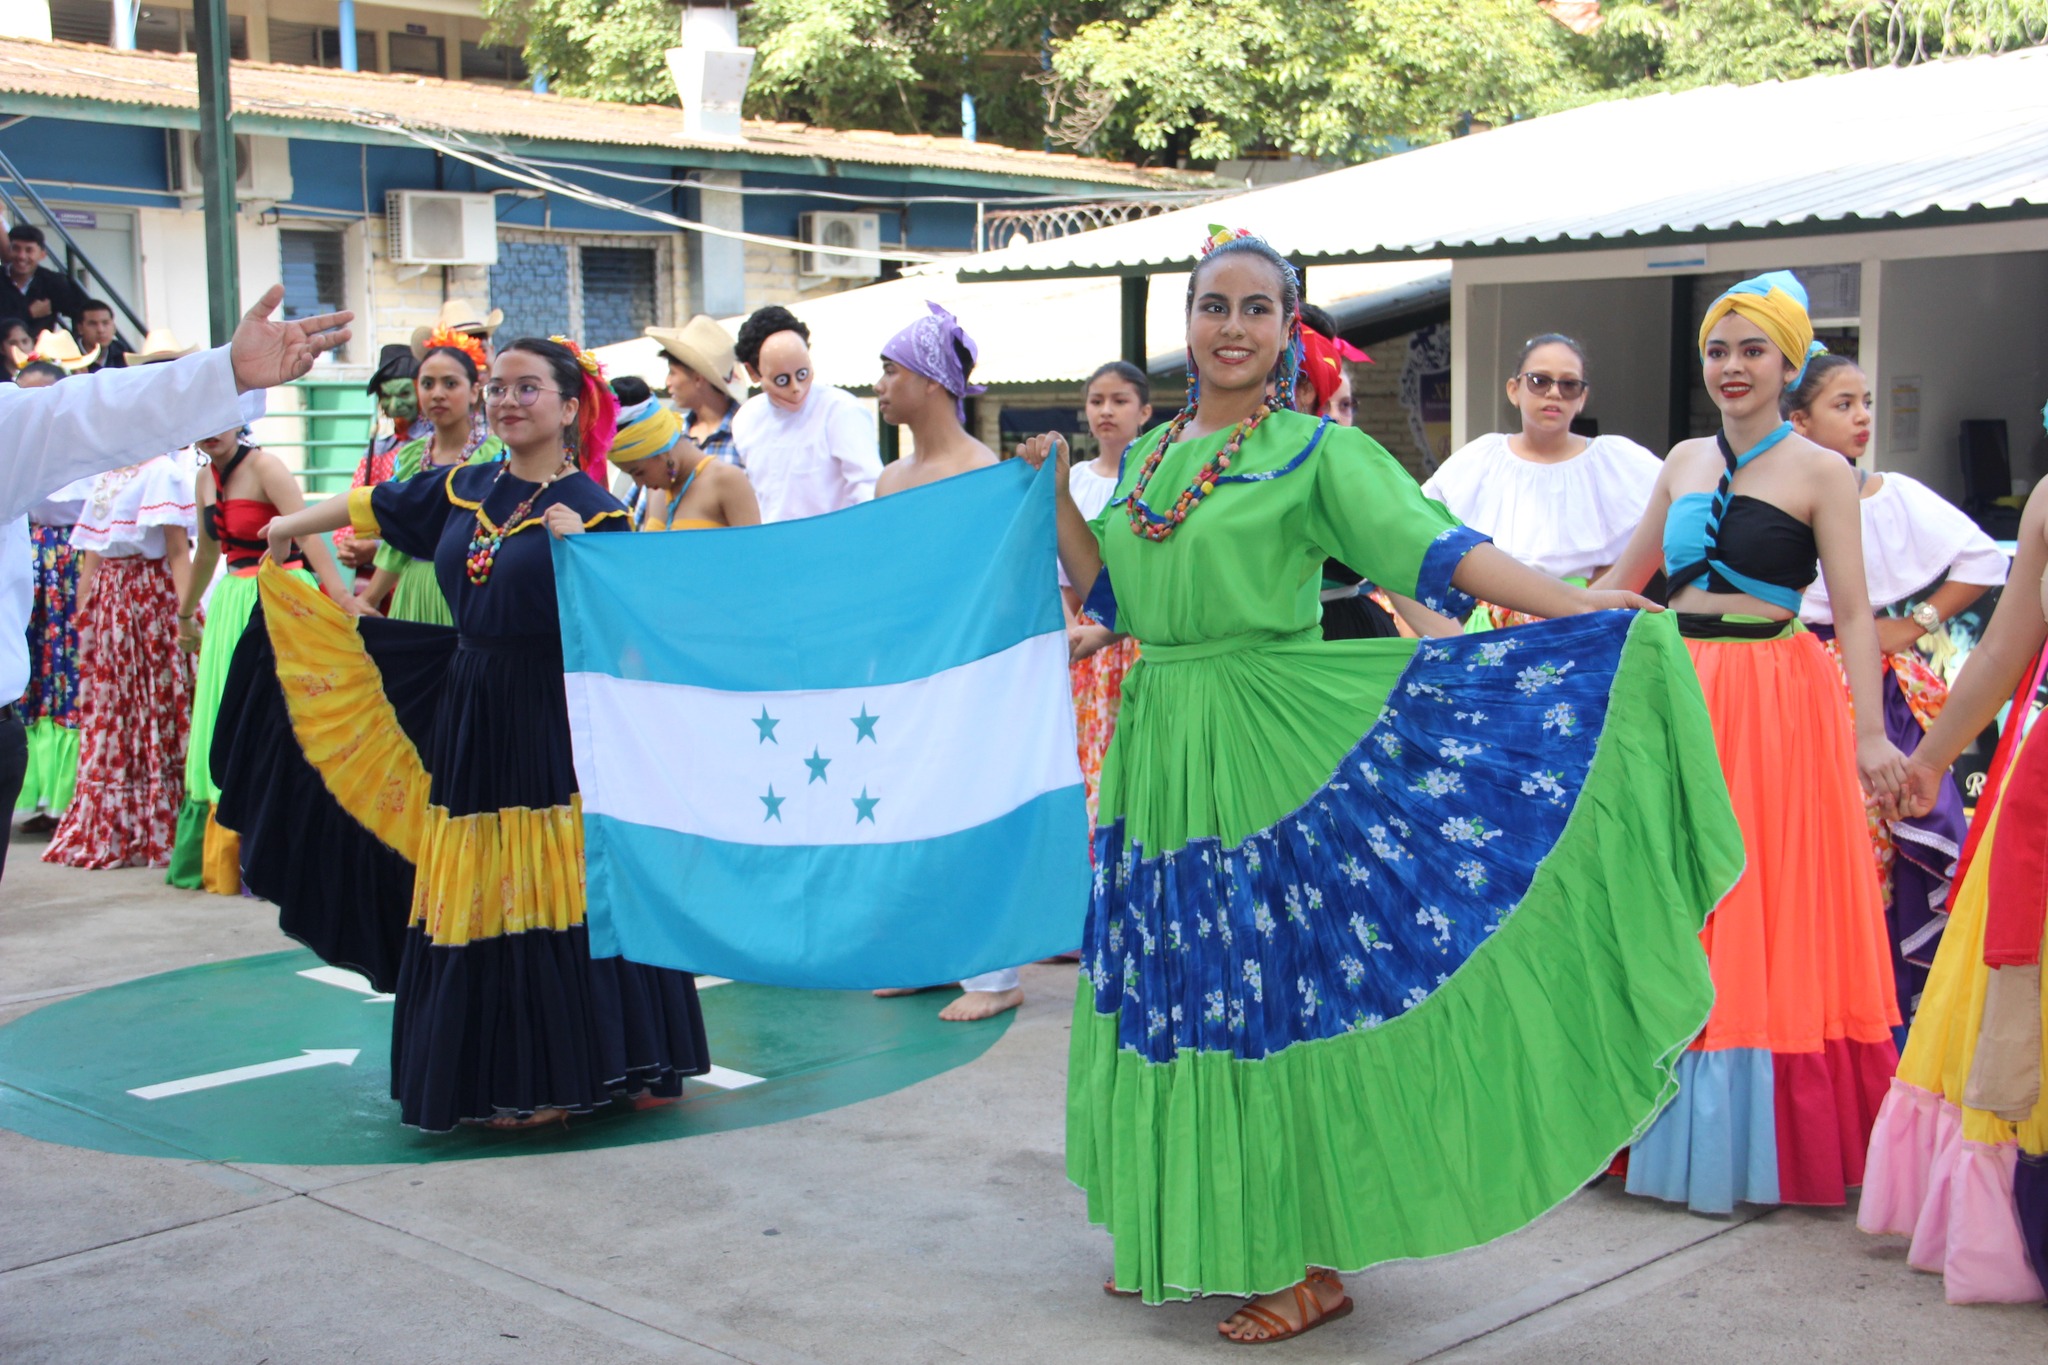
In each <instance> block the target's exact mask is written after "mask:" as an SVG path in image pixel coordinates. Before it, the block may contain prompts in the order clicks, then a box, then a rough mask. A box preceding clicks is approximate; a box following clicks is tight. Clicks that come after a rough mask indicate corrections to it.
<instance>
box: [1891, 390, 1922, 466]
mask: <svg viewBox="0 0 2048 1365" xmlns="http://www.w3.org/2000/svg"><path fill="white" fill-rule="evenodd" d="M1889 396H1890V399H1891V411H1892V429H1891V435H1890V437H1889V438H1888V439H1887V440H1886V441H1885V450H1886V451H1887V452H1888V453H1891V454H1894V455H1905V454H1911V453H1912V452H1913V451H1916V450H1918V449H1919V448H1920V376H1919V375H1917V374H1908V375H1900V376H1899V377H1898V378H1897V379H1894V380H1893V381H1892V384H1891V393H1890V395H1889Z"/></svg>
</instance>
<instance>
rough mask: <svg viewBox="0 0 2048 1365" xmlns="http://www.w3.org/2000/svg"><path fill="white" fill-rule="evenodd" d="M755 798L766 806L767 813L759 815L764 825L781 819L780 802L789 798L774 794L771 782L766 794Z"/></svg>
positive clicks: (856, 822)
mask: <svg viewBox="0 0 2048 1365" xmlns="http://www.w3.org/2000/svg"><path fill="white" fill-rule="evenodd" d="M755 799H756V800H758V801H760V803H761V804H762V805H764V806H766V807H767V808H768V813H767V814H766V815H764V816H762V817H761V823H762V824H764V825H765V824H767V823H768V822H769V821H770V820H775V821H780V820H781V819H782V803H783V802H785V801H787V800H789V798H788V797H786V796H777V795H776V794H775V784H774V783H773V782H770V783H769V784H768V794H767V795H766V796H762V797H757V798H755ZM854 823H855V824H859V823H860V822H859V821H857V820H856V821H855V822H854Z"/></svg>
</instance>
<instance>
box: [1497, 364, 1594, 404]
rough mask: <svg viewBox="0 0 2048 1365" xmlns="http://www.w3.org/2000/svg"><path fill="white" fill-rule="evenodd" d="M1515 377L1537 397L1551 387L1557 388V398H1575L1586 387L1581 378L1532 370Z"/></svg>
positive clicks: (1548, 390) (1546, 392)
mask: <svg viewBox="0 0 2048 1365" xmlns="http://www.w3.org/2000/svg"><path fill="white" fill-rule="evenodd" d="M1515 378H1516V379H1518V380H1520V381H1521V382H1522V383H1524V384H1527V385H1528V386H1529V391H1530V392H1531V393H1533V394H1535V395H1536V396H1537V397H1539V398H1542V397H1547V396H1548V395H1549V393H1550V391H1551V389H1553V388H1555V389H1556V390H1557V396H1558V397H1559V398H1564V399H1572V398H1577V397H1578V396H1579V395H1580V394H1582V393H1584V392H1585V391H1586V388H1587V385H1586V381H1585V380H1583V379H1558V378H1556V377H1554V376H1552V375H1547V374H1537V373H1536V372H1535V371H1533V370H1532V371H1530V372H1529V373H1528V374H1518V375H1516V376H1515Z"/></svg>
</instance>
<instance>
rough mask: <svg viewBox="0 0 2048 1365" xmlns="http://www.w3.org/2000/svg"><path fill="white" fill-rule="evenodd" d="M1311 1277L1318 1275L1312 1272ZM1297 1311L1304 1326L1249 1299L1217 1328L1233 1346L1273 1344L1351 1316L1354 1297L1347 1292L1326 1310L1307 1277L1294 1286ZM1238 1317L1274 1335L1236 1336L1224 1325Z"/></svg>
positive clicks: (1218, 1324)
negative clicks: (1332, 1306) (1292, 1322)
mask: <svg viewBox="0 0 2048 1365" xmlns="http://www.w3.org/2000/svg"><path fill="white" fill-rule="evenodd" d="M1311 1278H1315V1277H1313V1276H1312V1277H1311ZM1294 1311H1295V1312H1296V1313H1298V1314H1300V1315H1301V1326H1299V1327H1291V1326H1289V1325H1288V1322H1287V1319H1285V1318H1283V1317H1281V1316H1280V1315H1279V1314H1278V1313H1275V1312H1274V1311H1273V1310H1272V1309H1270V1308H1261V1307H1259V1305H1257V1304H1256V1303H1248V1304H1246V1305H1245V1306H1244V1307H1242V1308H1240V1309H1238V1310H1237V1311H1236V1312H1235V1313H1232V1314H1231V1315H1230V1316H1229V1317H1227V1318H1225V1319H1224V1320H1223V1321H1222V1322H1219V1323H1217V1324H1216V1331H1217V1333H1218V1334H1219V1335H1220V1336H1221V1337H1222V1338H1223V1339H1224V1340H1225V1341H1227V1342H1229V1343H1231V1344H1232V1345H1233V1346H1270V1345H1272V1344H1273V1343H1274V1342H1276V1341H1287V1340H1289V1339H1291V1338H1294V1337H1298V1336H1300V1335H1301V1334H1302V1333H1303V1332H1312V1331H1314V1330H1315V1329H1316V1328H1318V1327H1321V1326H1322V1325H1323V1324H1324V1323H1326V1322H1335V1321H1336V1320H1337V1319H1338V1318H1341V1317H1348V1316H1349V1315H1350V1313H1351V1298H1350V1296H1349V1295H1346V1296H1345V1297H1344V1298H1343V1299H1342V1300H1340V1301H1339V1302H1338V1304H1337V1306H1336V1307H1335V1308H1332V1309H1329V1310H1327V1311H1325V1310H1324V1308H1323V1301H1322V1299H1321V1298H1320V1297H1319V1296H1318V1295H1317V1294H1316V1291H1315V1290H1313V1289H1311V1288H1310V1287H1309V1281H1308V1280H1306V1279H1305V1280H1303V1281H1302V1282H1301V1283H1300V1284H1298V1285H1295V1286H1294ZM1238 1318H1247V1319H1249V1320H1250V1321H1251V1322H1252V1323H1253V1324H1255V1325H1257V1326H1259V1327H1263V1328H1264V1329H1265V1330H1266V1331H1267V1332H1269V1333H1271V1334H1272V1335H1270V1336H1263V1337H1234V1336H1232V1335H1230V1333H1229V1332H1227V1331H1225V1330H1224V1329H1225V1328H1226V1327H1228V1326H1229V1325H1230V1324H1231V1323H1232V1322H1234V1321H1235V1320H1237V1319H1238Z"/></svg>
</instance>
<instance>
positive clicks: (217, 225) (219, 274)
mask: <svg viewBox="0 0 2048 1365" xmlns="http://www.w3.org/2000/svg"><path fill="white" fill-rule="evenodd" d="M192 38H193V44H194V46H196V47H197V48H198V49H199V51H198V54H197V56H198V60H199V182H200V187H201V193H202V194H203V195H204V196H205V201H206V292H207V296H208V297H207V302H208V312H207V316H208V317H209V319H210V320H211V322H212V327H213V344H214V345H216V346H224V345H226V344H227V340H228V338H229V337H231V336H233V335H234V334H235V323H236V322H238V321H239V320H240V319H241V316H242V274H241V265H240V260H239V257H238V254H237V252H236V249H235V248H236V243H235V180H236V177H237V169H236V165H235V134H234V128H233V123H232V116H233V113H234V101H233V99H232V97H231V96H230V94H229V91H228V7H227V0H194V3H193V6H192Z"/></svg>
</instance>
